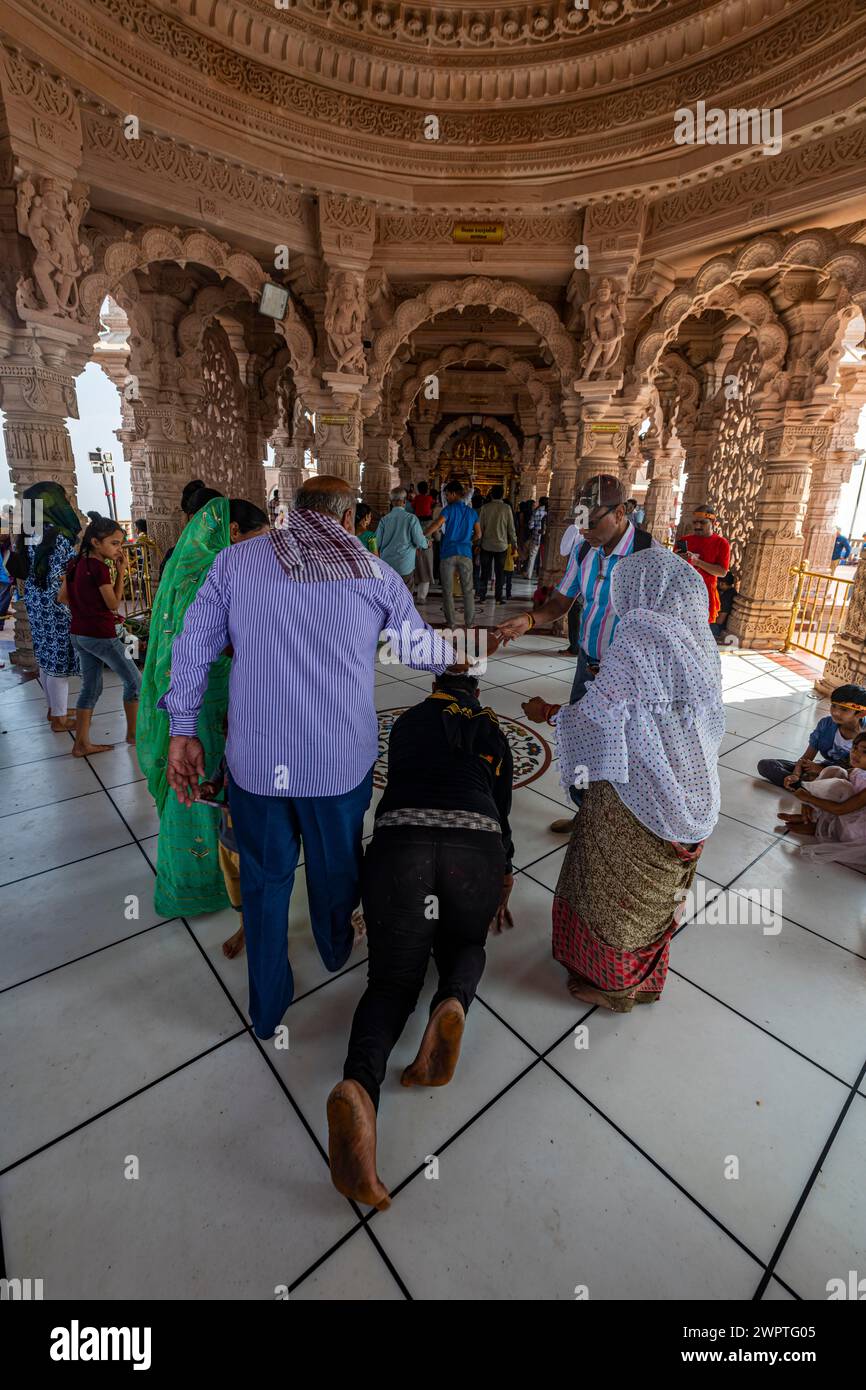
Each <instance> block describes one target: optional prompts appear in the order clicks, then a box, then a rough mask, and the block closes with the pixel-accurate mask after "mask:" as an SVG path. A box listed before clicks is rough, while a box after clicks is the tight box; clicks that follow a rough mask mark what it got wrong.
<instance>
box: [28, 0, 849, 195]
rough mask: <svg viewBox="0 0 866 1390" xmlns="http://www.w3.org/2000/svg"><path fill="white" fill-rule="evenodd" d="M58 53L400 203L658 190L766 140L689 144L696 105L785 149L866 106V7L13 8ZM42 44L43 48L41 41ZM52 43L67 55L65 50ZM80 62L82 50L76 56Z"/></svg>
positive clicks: (165, 118)
mask: <svg viewBox="0 0 866 1390" xmlns="http://www.w3.org/2000/svg"><path fill="white" fill-rule="evenodd" d="M4 8H6V9H11V10H12V11H13V12H14V11H20V12H21V13H22V15H23V14H25V13H26V15H27V16H28V18H29V19H30V31H29V32H30V35H31V38H30V42H31V43H34V44H35V45H36V46H37V51H39V52H40V53H41V52H43V51H45V50H51V49H52V41H54V40H57V41H60V40H61V39H63V40H65V44H66V45H68V43H69V37H70V35H71V34H74V35H75V49H76V53H75V62H76V69H77V71H76V75H77V76H78V77H79V78H80V80H81V82H82V86H84V87H86V89H87V90H88V91H90V92H92V93H93V94H94V95H96V96H99V95H100V94H101V95H102V96H103V97H104V98H105V99H106V101H110V102H111V104H112V105H115V106H116V104H117V102H118V100H119V99H120V95H121V93H124V94H125V96H124V99H125V101H126V102H127V103H128V106H129V109H130V110H134V111H138V112H140V113H141V115H142V118H143V119H146V120H147V121H148V123H149V125H150V127H151V128H152V129H155V130H158V131H162V132H164V133H165V134H167V135H172V134H175V135H177V136H178V138H181V139H184V138H188V139H191V137H192V134H193V132H194V130H195V129H197V128H200V126H201V123H202V122H203V121H205V122H206V123H207V126H208V128H209V138H208V141H207V144H208V145H209V147H210V148H212V149H220V148H221V149H223V150H224V151H225V153H226V155H227V156H228V157H230V158H236V159H245V160H250V159H251V158H252V159H255V160H260V161H261V167H262V168H263V169H266V170H267V171H268V172H273V173H276V174H279V173H281V174H282V175H283V176H284V177H286V178H288V179H290V180H291V181H292V182H294V183H295V185H296V186H298V187H300V188H303V187H305V186H306V187H309V188H313V187H314V186H316V187H319V188H321V187H322V186H323V184H324V183H326V182H330V184H331V186H332V187H333V188H334V189H339V190H340V191H343V192H352V193H360V194H364V195H366V196H371V195H375V196H376V198H377V200H378V201H379V202H380V204H381V202H383V201H386V200H390V202H391V204H392V206H393V208H394V209H395V210H396V209H406V208H412V207H421V208H424V209H426V210H430V211H435V210H437V209H441V210H442V211H445V212H447V211H449V210H452V209H454V208H455V207H457V206H460V207H462V208H463V209H464V210H466V211H478V212H483V211H484V210H485V209H488V210H490V211H494V210H496V209H501V208H505V207H508V206H512V207H516V206H518V205H519V206H521V207H522V208H523V209H524V210H526V211H531V210H533V209H538V210H540V211H541V210H547V209H551V208H554V207H557V206H559V207H563V208H564V207H572V206H574V205H575V204H585V203H587V202H588V201H593V200H598V199H600V198H604V197H609V196H630V195H642V196H647V197H649V198H657V197H659V196H660V195H662V194H664V193H666V192H668V191H672V190H675V189H682V188H683V187H684V186H686V187H687V186H688V185H689V184H690V183H692V182H698V181H700V180H701V179H704V178H708V177H711V176H713V175H715V174H717V173H719V172H721V171H723V170H725V169H729V168H730V167H731V166H737V165H741V164H742V163H744V162H745V161H748V160H766V159H767V158H768V156H766V155H764V154H762V153H761V151H760V149H756V148H754V147H751V148H749V147H731V146H721V147H720V146H714V145H710V144H698V145H691V146H681V145H676V144H675V142H674V130H675V117H674V113H675V111H676V110H677V109H678V108H680V107H683V106H688V107H694V105H695V103H696V102H697V101H699V100H704V101H705V102H706V103H707V105H708V106H719V107H722V108H743V109H750V108H756V107H759V108H774V109H776V108H777V109H779V110H780V111H781V113H782V120H783V129H784V139H785V148H786V149H790V148H792V147H793V146H794V145H796V144H797V143H799V142H803V141H811V140H814V139H816V138H818V137H819V136H820V135H822V134H826V133H827V132H828V131H831V130H838V128H839V127H840V126H844V125H845V124H847V123H856V122H859V121H861V120H862V118H863V116H864V115H866V3H864V0H832V3H826V4H822V5H816V4H815V3H814V0H717V2H716V3H707V0H576V2H575V0H535V2H534V3H515V4H506V5H502V4H498V3H495V0H476V3H475V4H472V5H466V4H459V3H445V4H420V3H402V2H401V0H9V3H8V4H7V6H6V7H4ZM43 45H44V47H43ZM53 47H54V48H55V49H56V47H57V43H56V42H54V44H53ZM65 67H66V68H67V70H68V58H67V61H66V63H65Z"/></svg>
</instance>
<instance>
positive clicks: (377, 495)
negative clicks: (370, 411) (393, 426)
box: [363, 421, 397, 521]
mask: <svg viewBox="0 0 866 1390" xmlns="http://www.w3.org/2000/svg"><path fill="white" fill-rule="evenodd" d="M396 462H397V441H396V440H395V439H392V438H391V436H390V435H389V433H388V431H387V427H386V426H385V425H383V424H380V423H377V422H376V421H368V422H367V423H366V424H365V425H364V478H363V483H364V489H363V491H364V501H365V502H366V503H367V504H368V506H370V507H372V508H373V517H374V520H376V521H378V519H379V517H381V516H384V515H385V513H386V512H387V511H388V505H389V502H388V494H389V493H390V491H391V487H392V482H391V479H392V477H393V468H394V466H395V464H396Z"/></svg>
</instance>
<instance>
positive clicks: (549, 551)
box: [541, 424, 580, 585]
mask: <svg viewBox="0 0 866 1390" xmlns="http://www.w3.org/2000/svg"><path fill="white" fill-rule="evenodd" d="M579 433H580V426H579V425H577V424H573V425H571V424H569V425H561V426H558V427H557V428H556V429H555V430H554V431H553V471H552V473H551V475H550V492H549V494H548V513H547V535H546V538H545V543H544V545H545V551H544V570H543V572H542V578H541V582H542V583H543V584H547V585H553V584H556V583H558V582H559V580H560V579H561V578H562V576H563V574H564V572H565V560H564V558H563V556H561V555H560V553H559V545H560V542H561V540H562V537H563V534H564V532H565V531H566V530H567V529H568V527H569V526H571V524H572V522H573V521H574V495H575V488H576V486H577V476H578V454H577V446H578V435H579Z"/></svg>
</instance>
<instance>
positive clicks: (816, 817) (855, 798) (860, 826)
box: [779, 732, 866, 850]
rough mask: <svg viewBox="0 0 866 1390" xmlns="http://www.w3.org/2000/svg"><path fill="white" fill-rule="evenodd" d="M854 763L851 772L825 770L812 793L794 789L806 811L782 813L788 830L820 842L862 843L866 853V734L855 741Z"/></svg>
mask: <svg viewBox="0 0 866 1390" xmlns="http://www.w3.org/2000/svg"><path fill="white" fill-rule="evenodd" d="M850 761H851V767H850V769H847V768H844V767H825V768H823V769H822V770H821V772H820V773H819V774H818V776H817V777H816V778H815V780H814V781H813V782H811V783H810V787H811V788H812V790H807V789H806V788H805V787H803V786H795V787H792V788H791V789H790V790H791V792H792V795H794V796H795V797H796V798H797V800H798V801H801V802H802V803H803V809H802V811H796V812H784V811H783V812H780V814H779V819H780V820H781V821H783V822H785V825H786V827H787V829H788V830H795V831H797V832H798V833H799V834H801V835H814V836H815V839H816V840H819V841H832V842H834V843H837V844H839V843H844V844H852V843H853V844H858V843H862V844H863V846H864V850H866V732H863V733H860V734H857V736H856V737H855V738H854V740H853V742H852V744H851V755H850Z"/></svg>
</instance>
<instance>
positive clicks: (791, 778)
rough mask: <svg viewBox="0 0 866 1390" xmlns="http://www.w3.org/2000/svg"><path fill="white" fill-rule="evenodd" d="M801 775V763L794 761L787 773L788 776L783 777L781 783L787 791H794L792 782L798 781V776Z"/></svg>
mask: <svg viewBox="0 0 866 1390" xmlns="http://www.w3.org/2000/svg"><path fill="white" fill-rule="evenodd" d="M802 776H803V768H802V765H801V764H800V763H795V764H794V766H793V767H792V769H791V771H790V772H789V773H788V776H787V777H786V778H785V779H784V781H783V783H782V785H783V786H784V787H787V788H788V790H789V791H794V790H795V787H794V783H795V782H799V781H800V778H801V777H802Z"/></svg>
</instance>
